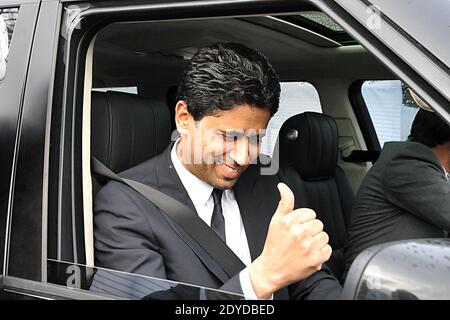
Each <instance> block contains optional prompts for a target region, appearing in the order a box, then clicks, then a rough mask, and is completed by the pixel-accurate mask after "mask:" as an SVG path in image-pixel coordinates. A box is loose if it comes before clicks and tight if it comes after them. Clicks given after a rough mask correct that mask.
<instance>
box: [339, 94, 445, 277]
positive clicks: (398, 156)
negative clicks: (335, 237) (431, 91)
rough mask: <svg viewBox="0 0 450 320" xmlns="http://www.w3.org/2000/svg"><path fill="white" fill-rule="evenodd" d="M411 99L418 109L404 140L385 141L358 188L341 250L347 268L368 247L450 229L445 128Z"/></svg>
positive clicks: (437, 234)
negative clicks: (342, 250) (343, 246)
mask: <svg viewBox="0 0 450 320" xmlns="http://www.w3.org/2000/svg"><path fill="white" fill-rule="evenodd" d="M412 95H413V97H415V94H414V93H412ZM416 101H417V103H418V104H419V105H420V106H421V109H419V111H418V113H417V115H416V117H415V119H414V121H413V123H412V127H411V134H410V136H409V138H408V141H403V142H388V143H385V145H384V148H383V151H382V152H381V154H380V157H379V159H378V160H377V162H376V163H375V164H374V166H373V167H372V168H371V169H370V170H369V172H368V173H367V175H366V177H365V178H364V180H363V182H362V184H361V187H360V189H359V191H358V195H357V198H356V201H355V204H354V206H353V210H352V216H351V222H350V226H349V229H348V239H347V244H346V246H345V248H344V252H345V253H344V254H345V259H346V270H347V271H348V269H349V268H350V266H351V264H352V262H353V260H354V259H355V258H356V256H357V255H358V254H359V253H360V252H361V251H363V250H364V249H366V248H368V247H370V246H372V245H375V244H379V243H384V242H388V241H395V240H403V239H416V238H442V237H446V236H447V232H448V231H450V183H449V181H448V172H449V171H450V127H449V126H448V125H447V124H446V123H445V122H444V121H443V120H442V119H441V118H439V116H438V115H437V114H435V113H434V112H433V111H432V109H430V108H429V107H428V106H427V105H425V103H424V102H423V101H422V100H419V99H417V98H416Z"/></svg>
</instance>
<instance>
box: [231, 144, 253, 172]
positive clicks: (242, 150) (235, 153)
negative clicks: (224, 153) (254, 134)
mask: <svg viewBox="0 0 450 320" xmlns="http://www.w3.org/2000/svg"><path fill="white" fill-rule="evenodd" d="M248 140H249V139H248V137H242V138H241V139H237V141H235V142H234V145H233V149H232V150H231V152H230V157H231V159H232V160H233V161H234V162H236V163H237V164H238V165H240V166H245V165H247V164H249V161H250V150H249V141H248Z"/></svg>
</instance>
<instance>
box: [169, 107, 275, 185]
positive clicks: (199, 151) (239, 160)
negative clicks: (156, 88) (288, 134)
mask: <svg viewBox="0 0 450 320" xmlns="http://www.w3.org/2000/svg"><path fill="white" fill-rule="evenodd" d="M176 108H177V110H176V123H177V128H178V131H179V132H180V134H181V141H180V143H179V145H178V148H177V152H178V156H179V157H180V159H181V160H182V162H183V164H184V166H185V167H186V168H187V169H188V170H189V171H190V172H191V173H193V174H194V175H195V176H197V177H198V178H199V179H201V180H203V181H205V182H207V183H208V184H210V185H211V186H213V187H215V188H218V189H229V188H231V187H233V185H234V184H235V183H236V181H237V179H238V178H239V176H240V175H241V174H242V172H243V171H244V170H245V169H246V168H247V167H248V166H249V164H250V163H254V162H255V161H256V158H257V157H258V154H259V150H260V142H261V138H262V136H263V134H264V132H265V129H266V128H267V124H268V123H269V120H270V111H269V110H267V109H262V108H257V107H252V106H250V105H247V104H243V105H237V106H235V107H233V109H231V110H227V111H219V112H218V113H216V114H214V115H211V116H204V117H203V118H202V119H201V120H199V121H195V120H194V119H193V118H192V116H191V115H190V114H189V112H188V111H187V107H186V105H185V104H184V102H179V103H178V104H177V107H176Z"/></svg>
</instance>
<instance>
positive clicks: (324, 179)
mask: <svg viewBox="0 0 450 320" xmlns="http://www.w3.org/2000/svg"><path fill="white" fill-rule="evenodd" d="M278 145H279V162H280V167H281V168H282V170H284V171H285V172H286V175H287V176H288V177H289V181H288V182H289V184H291V185H292V186H293V187H294V188H295V190H296V195H295V196H296V207H309V208H312V209H313V210H315V212H316V213H317V217H318V218H319V219H320V220H321V221H322V222H323V224H324V229H325V231H326V232H327V233H328V235H329V236H330V245H331V247H332V248H333V255H332V257H331V258H330V260H329V261H328V263H327V265H328V267H329V268H330V269H331V271H332V272H333V273H334V274H335V275H336V277H337V278H338V279H339V280H341V281H342V279H341V277H342V274H343V271H344V256H343V252H342V249H343V246H344V243H345V240H346V236H347V227H348V225H349V222H350V221H349V220H350V213H351V208H352V203H353V198H354V196H353V192H352V189H351V186H350V183H349V182H348V180H347V177H346V176H345V174H344V172H343V170H342V169H341V168H340V167H339V166H338V165H337V159H338V158H337V157H338V149H339V145H338V130H337V126H336V123H335V121H334V119H333V118H331V117H330V116H327V115H324V114H320V113H315V112H305V113H302V114H299V115H295V116H293V117H291V118H289V119H288V120H287V121H286V122H285V123H284V124H283V126H282V127H281V129H280V133H279V138H278Z"/></svg>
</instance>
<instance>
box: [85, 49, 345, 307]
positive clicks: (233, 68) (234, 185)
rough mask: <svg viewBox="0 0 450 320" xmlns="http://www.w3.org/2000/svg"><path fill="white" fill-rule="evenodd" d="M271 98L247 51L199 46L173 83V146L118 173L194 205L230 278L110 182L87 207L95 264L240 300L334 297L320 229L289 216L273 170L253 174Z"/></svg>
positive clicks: (270, 77) (271, 77)
mask: <svg viewBox="0 0 450 320" xmlns="http://www.w3.org/2000/svg"><path fill="white" fill-rule="evenodd" d="M279 95H280V85H279V81H278V77H277V75H276V73H275V71H274V69H273V67H272V66H271V65H270V63H269V62H268V60H267V58H266V57H265V56H263V55H262V54H261V53H259V52H258V51H256V50H253V49H250V48H247V47H245V46H243V45H240V44H216V45H213V46H211V47H207V48H203V49H200V50H199V51H198V52H197V54H196V55H194V57H193V58H192V59H191V61H190V63H189V65H188V67H187V69H186V72H185V74H184V77H183V81H182V83H181V85H180V88H179V96H178V102H177V104H176V107H175V108H176V110H175V123H176V126H177V130H178V132H179V134H180V137H179V139H177V140H176V141H175V142H174V143H172V144H171V145H170V146H169V147H168V148H167V149H166V150H165V151H164V152H163V153H162V154H161V155H159V156H157V157H155V158H153V159H151V160H148V161H146V162H144V163H142V164H140V165H138V166H136V167H134V168H131V169H129V170H127V171H126V172H123V173H122V174H121V176H123V177H126V178H129V179H133V180H137V181H139V182H141V183H144V184H147V185H150V186H153V187H155V188H157V189H159V190H160V191H161V192H163V193H165V194H167V195H169V196H171V197H172V198H174V199H176V200H178V201H179V202H182V203H183V204H185V205H186V206H188V207H190V208H192V209H193V210H195V212H196V213H197V214H198V216H199V217H200V218H201V220H202V221H203V222H202V223H205V224H206V225H207V226H208V227H210V228H211V229H212V230H213V231H215V232H216V234H217V237H220V239H221V241H223V242H225V244H226V245H227V246H228V247H229V248H230V249H231V250H232V251H233V252H234V254H235V255H236V256H237V257H238V258H239V259H240V260H241V261H242V262H243V266H244V267H243V268H242V270H240V272H238V273H237V274H236V275H234V276H233V277H229V276H226V274H225V273H224V272H223V270H222V269H221V266H220V264H219V263H217V261H215V260H214V259H213V258H212V257H211V256H209V255H208V254H207V253H205V251H203V250H202V249H201V247H199V245H198V243H195V241H194V240H193V239H192V238H191V237H189V235H187V234H186V233H185V232H183V230H182V228H180V226H179V225H177V224H176V223H175V222H174V221H173V220H172V219H171V218H170V217H168V216H167V215H166V214H165V213H164V212H162V211H161V210H160V209H158V207H157V206H155V205H154V204H153V203H151V202H150V201H148V200H147V199H146V198H145V197H143V196H142V195H140V194H139V193H137V192H136V191H134V190H133V189H131V188H130V187H128V186H127V185H125V184H121V183H118V182H115V181H112V182H109V183H108V184H107V185H106V186H105V187H104V188H103V189H102V190H101V191H100V192H99V193H98V195H97V198H96V202H95V221H94V222H95V250H96V252H95V258H96V266H101V267H107V268H111V269H118V270H122V271H127V272H133V273H138V274H143V275H148V276H153V277H158V278H162V279H169V280H175V281H179V282H184V283H188V284H194V285H200V286H205V287H210V288H218V289H220V290H224V291H228V292H235V293H238V294H243V295H244V296H245V297H246V298H247V299H256V298H259V299H267V298H272V297H273V298H280V299H303V298H309V299H336V298H339V297H340V291H341V288H340V286H339V284H338V282H337V280H336V279H335V278H334V277H332V276H331V275H330V274H329V273H328V271H327V270H325V269H322V264H323V263H324V262H326V261H327V260H328V259H329V257H330V255H331V248H330V246H329V245H328V235H327V234H326V233H325V232H324V231H323V224H322V223H321V222H320V221H319V220H317V219H316V215H315V213H314V211H312V210H310V209H306V208H303V209H296V210H294V195H293V193H292V191H291V190H290V189H289V188H288V187H287V186H286V185H285V184H283V183H280V182H282V181H285V178H284V177H283V176H282V175H281V173H279V174H275V175H262V174H261V165H260V161H259V150H260V142H261V138H262V136H263V135H264V131H265V129H266V128H267V125H268V122H269V120H270V118H271V117H272V116H273V114H274V113H275V112H276V111H277V109H278V104H279ZM213 235H214V236H215V234H214V233H213Z"/></svg>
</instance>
